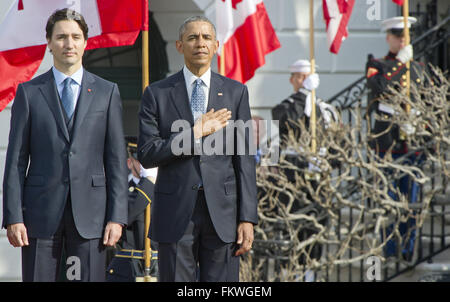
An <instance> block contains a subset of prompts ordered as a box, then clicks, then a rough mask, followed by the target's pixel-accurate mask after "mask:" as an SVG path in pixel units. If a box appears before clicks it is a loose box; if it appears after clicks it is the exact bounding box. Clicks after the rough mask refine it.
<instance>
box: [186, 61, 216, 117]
mask: <svg viewBox="0 0 450 302" xmlns="http://www.w3.org/2000/svg"><path fill="white" fill-rule="evenodd" d="M183 74H184V80H185V81H186V89H187V93H188V97H189V104H190V103H191V97H192V90H194V85H195V81H196V80H197V79H198V78H199V77H197V76H196V75H194V74H193V73H192V72H191V71H190V70H189V69H188V68H187V66H186V65H184V67H183ZM200 79H202V81H203V83H202V89H203V91H204V92H205V97H206V99H205V112H206V109H207V108H208V100H209V89H210V87H211V86H210V84H211V68H208V70H207V71H206V72H205V73H204V74H203V75H202V76H201V77H200Z"/></svg>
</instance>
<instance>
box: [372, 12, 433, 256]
mask: <svg viewBox="0 0 450 302" xmlns="http://www.w3.org/2000/svg"><path fill="white" fill-rule="evenodd" d="M408 21H409V22H408V27H411V25H412V24H414V23H415V22H416V19H415V18H413V17H409V19H408ZM382 27H383V30H384V31H386V32H387V36H386V41H387V43H388V45H389V52H388V54H387V55H386V56H384V57H383V58H380V59H374V58H373V55H369V58H368V62H367V64H366V78H367V86H368V88H369V97H368V118H369V119H368V122H369V123H370V126H371V132H372V133H373V134H375V135H376V134H378V133H381V132H384V131H385V130H386V129H388V128H389V127H390V126H391V121H390V117H391V116H392V115H393V114H395V112H394V110H393V108H392V107H391V106H389V104H388V103H387V102H386V98H388V96H385V93H388V89H389V87H394V88H395V89H397V90H399V91H400V90H402V89H403V88H404V87H406V85H407V83H406V81H407V79H406V77H407V76H406V72H407V68H406V64H405V63H406V62H407V61H409V60H410V59H412V52H413V50H412V46H411V45H404V31H403V29H404V23H403V17H394V18H390V19H387V20H384V21H383V22H382ZM425 72H426V71H425V66H424V64H423V63H421V62H416V61H410V79H411V80H410V81H411V83H415V84H416V85H422V84H424V82H425V81H426V78H425ZM402 131H403V132H404V133H406V134H407V133H409V134H412V132H410V131H411V125H397V124H393V125H392V128H391V130H389V131H387V132H386V133H385V134H383V135H380V136H378V137H376V138H375V139H373V140H371V141H370V142H369V144H370V146H371V147H372V148H374V149H375V150H376V152H378V154H379V156H380V157H381V158H383V157H384V156H385V154H386V152H387V151H388V149H389V148H391V147H392V149H391V153H392V158H393V159H394V160H395V159H397V158H399V157H401V156H405V154H407V153H408V145H407V142H406V140H405V137H404V135H401V132H402ZM405 160H406V164H410V165H417V164H419V163H420V161H422V160H423V158H422V156H420V157H418V156H416V154H412V155H410V156H408V157H407V158H405ZM386 172H387V173H391V172H390V171H386ZM394 186H396V187H399V188H400V191H401V193H402V194H406V195H408V198H409V202H410V203H415V202H417V197H418V194H419V186H418V184H416V183H414V182H413V181H411V179H410V177H408V176H404V177H402V178H401V179H399V180H396V181H395V184H394ZM389 195H390V196H391V197H392V198H393V199H398V196H396V194H395V193H394V192H389ZM414 226H415V220H414V219H409V220H408V221H407V222H405V223H401V224H400V226H399V228H400V234H401V235H402V237H403V238H402V239H403V244H402V245H403V247H402V251H401V253H402V255H403V258H404V259H405V260H407V261H410V260H411V259H412V256H413V251H414V241H415V237H416V231H415V230H413V229H411V228H412V227H414ZM392 227H393V226H392V225H391V226H389V227H388V229H387V230H386V233H385V236H386V237H387V236H389V234H390V233H392ZM383 238H384V237H383ZM383 238H382V239H383ZM397 253H398V251H397V242H395V240H390V241H388V243H387V245H386V247H385V256H386V257H389V256H395V255H397Z"/></svg>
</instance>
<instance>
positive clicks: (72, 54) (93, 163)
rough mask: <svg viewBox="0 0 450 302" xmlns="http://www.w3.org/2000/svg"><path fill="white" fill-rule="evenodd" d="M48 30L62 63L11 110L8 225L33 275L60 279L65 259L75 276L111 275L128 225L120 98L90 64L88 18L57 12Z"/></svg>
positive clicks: (28, 87)
mask: <svg viewBox="0 0 450 302" xmlns="http://www.w3.org/2000/svg"><path fill="white" fill-rule="evenodd" d="M46 32H47V34H46V36H47V41H48V48H49V49H50V51H51V53H52V55H53V62H54V66H53V68H52V69H51V70H50V71H48V72H47V73H45V74H43V75H41V76H38V77H36V78H35V79H33V80H31V81H29V82H26V83H22V84H20V85H19V87H18V89H17V95H16V98H15V101H14V104H13V106H12V115H11V130H10V135H9V144H8V151H7V155H6V165H5V177H4V184H3V192H4V198H3V201H4V205H3V227H6V228H7V235H8V239H9V241H10V243H11V245H13V246H14V247H22V278H23V280H24V281H56V280H57V279H58V277H59V276H60V272H59V270H60V269H63V268H64V266H65V265H66V264H67V265H68V267H67V268H68V272H67V278H68V279H69V280H80V281H103V280H104V279H105V260H106V259H105V247H104V245H107V246H113V245H114V244H115V243H116V242H117V240H118V239H119V238H120V236H121V233H122V227H123V226H124V225H125V224H126V223H127V168H126V151H125V145H124V136H123V126H122V107H121V99H120V95H119V91H118V88H117V85H115V84H113V83H111V82H108V81H106V80H103V79H101V78H99V77H97V76H95V75H93V74H91V73H89V72H87V71H86V70H84V69H83V67H82V56H83V53H84V49H85V47H86V43H87V32H88V27H87V25H86V23H85V21H84V18H83V16H81V15H80V14H79V13H77V12H75V11H72V10H69V9H63V10H58V11H56V12H55V13H54V14H53V15H52V16H50V18H49V20H48V22H47V26H46ZM102 237H103V239H102ZM63 250H64V254H65V256H66V257H67V263H61V254H62V252H63ZM69 269H70V270H69ZM69 272H70V273H69Z"/></svg>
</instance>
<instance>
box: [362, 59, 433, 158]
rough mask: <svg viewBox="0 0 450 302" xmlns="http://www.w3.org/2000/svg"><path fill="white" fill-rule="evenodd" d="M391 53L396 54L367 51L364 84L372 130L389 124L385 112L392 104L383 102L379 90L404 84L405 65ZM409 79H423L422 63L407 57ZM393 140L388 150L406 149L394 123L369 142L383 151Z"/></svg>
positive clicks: (387, 114) (382, 129)
mask: <svg viewBox="0 0 450 302" xmlns="http://www.w3.org/2000/svg"><path fill="white" fill-rule="evenodd" d="M395 57H396V55H395V54H393V53H391V52H389V53H388V54H387V55H386V56H385V57H383V58H381V59H374V58H373V57H372V55H369V60H368V62H367V64H366V78H367V87H368V89H369V98H368V116H369V122H370V124H371V131H372V133H373V134H377V133H380V132H383V131H385V130H386V129H387V128H388V127H390V124H391V122H389V121H388V120H389V116H391V115H392V114H393V113H394V112H393V110H392V108H391V107H390V106H387V105H385V103H384V102H383V98H384V97H383V93H385V92H387V91H388V87H394V88H395V89H398V90H400V89H402V88H403V87H406V85H407V84H406V72H407V68H406V65H405V64H403V63H402V62H400V61H399V60H397V59H396V58H395ZM410 79H411V80H410V81H411V84H412V83H415V84H416V85H422V84H423V83H424V81H425V66H424V64H423V63H419V62H416V61H411V64H410ZM374 113H377V114H378V115H379V116H383V117H384V119H387V121H386V120H379V119H375V117H374ZM393 144H394V147H393V149H392V152H394V153H406V152H407V146H406V143H405V142H404V141H401V140H400V138H399V126H398V125H393V126H392V128H391V130H390V131H389V132H387V133H386V134H384V135H381V136H379V137H377V138H376V139H375V140H373V141H371V142H370V146H371V147H372V148H378V150H379V151H386V150H387V149H389V148H390V147H391V145H393Z"/></svg>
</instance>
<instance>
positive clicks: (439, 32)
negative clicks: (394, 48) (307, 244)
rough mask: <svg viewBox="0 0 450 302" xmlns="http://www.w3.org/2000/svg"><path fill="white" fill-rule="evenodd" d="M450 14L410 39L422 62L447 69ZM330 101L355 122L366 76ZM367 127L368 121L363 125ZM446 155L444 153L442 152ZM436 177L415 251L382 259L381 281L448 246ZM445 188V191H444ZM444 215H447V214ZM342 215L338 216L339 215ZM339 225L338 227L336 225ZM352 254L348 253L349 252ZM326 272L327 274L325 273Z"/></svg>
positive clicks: (445, 203)
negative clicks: (406, 256)
mask: <svg viewBox="0 0 450 302" xmlns="http://www.w3.org/2000/svg"><path fill="white" fill-rule="evenodd" d="M449 25H450V16H447V17H446V18H445V19H444V20H443V21H442V22H440V23H439V24H437V25H435V26H433V27H432V28H430V29H428V30H427V31H425V32H424V33H422V34H420V35H419V36H418V37H417V38H416V39H414V40H413V42H412V44H413V47H414V59H415V60H418V61H422V62H424V63H431V64H432V65H434V66H438V67H439V68H441V69H442V70H444V71H445V70H448V43H449V41H448V40H449V36H450V30H449ZM329 102H330V103H332V104H333V105H335V106H336V107H337V108H339V109H340V110H341V112H342V116H343V118H344V122H345V123H347V124H350V125H352V124H354V122H355V120H354V119H355V117H354V116H352V115H351V114H349V110H350V109H355V107H359V109H360V110H359V111H360V112H365V109H366V106H367V85H366V79H365V77H364V76H363V77H361V78H359V79H357V80H356V81H354V82H353V83H352V84H350V85H349V86H347V87H346V88H345V89H343V90H342V91H341V92H339V93H337V94H336V95H334V96H333V97H331V98H330V100H329ZM363 127H367V125H363ZM445 159H447V155H445ZM429 170H430V171H429V173H430V174H431V175H435V164H434V162H433V163H431V165H430V167H429ZM438 179H439V176H438V177H432V178H431V184H430V186H431V187H430V188H428V189H429V190H438V189H439V188H441V189H440V191H441V192H440V193H438V194H435V197H434V198H433V199H432V201H431V204H430V212H429V213H428V215H429V222H428V223H426V224H424V226H423V227H422V228H419V229H418V230H417V231H418V232H417V239H416V240H417V243H416V244H417V251H416V252H417V253H416V255H415V258H414V260H413V261H412V262H410V263H408V264H406V265H405V264H404V262H402V261H401V260H400V259H390V261H388V262H387V263H384V265H383V266H384V268H383V276H382V280H383V281H389V280H392V279H394V278H395V277H397V276H399V275H400V274H402V273H404V272H406V271H408V270H411V269H412V268H413V267H415V266H417V265H418V264H419V263H422V262H424V261H428V262H431V261H432V258H433V257H434V256H435V255H436V254H438V253H440V252H442V251H444V250H445V249H447V248H449V247H450V196H449V194H447V193H448V192H447V191H446V187H447V186H448V185H449V179H446V178H445V177H441V179H440V184H438V183H437V180H438ZM423 189H424V188H421V190H420V192H421V194H420V197H419V201H418V205H420V203H421V202H422V200H423V192H424V190H423ZM446 192H447V193H446ZM351 211H352V209H350V215H349V218H348V219H349V221H348V223H349V224H350V225H352V221H351V220H352V217H353V215H352V213H351ZM446 216H447V218H446ZM340 218H341V217H339V219H340ZM338 229H339V227H338ZM349 256H350V257H351V254H350V255H349ZM358 270H359V274H358V275H357V276H354V274H353V272H354V271H358ZM366 270H367V268H366V267H365V266H364V263H363V261H361V262H360V263H359V267H356V268H355V266H353V267H352V266H351V265H349V266H348V267H347V271H348V276H347V278H343V277H344V276H341V274H340V268H339V267H338V268H337V269H336V274H335V276H334V277H330V276H328V278H327V280H331V281H338V282H339V281H365V274H364V272H365V271H366ZM327 275H328V274H327Z"/></svg>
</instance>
